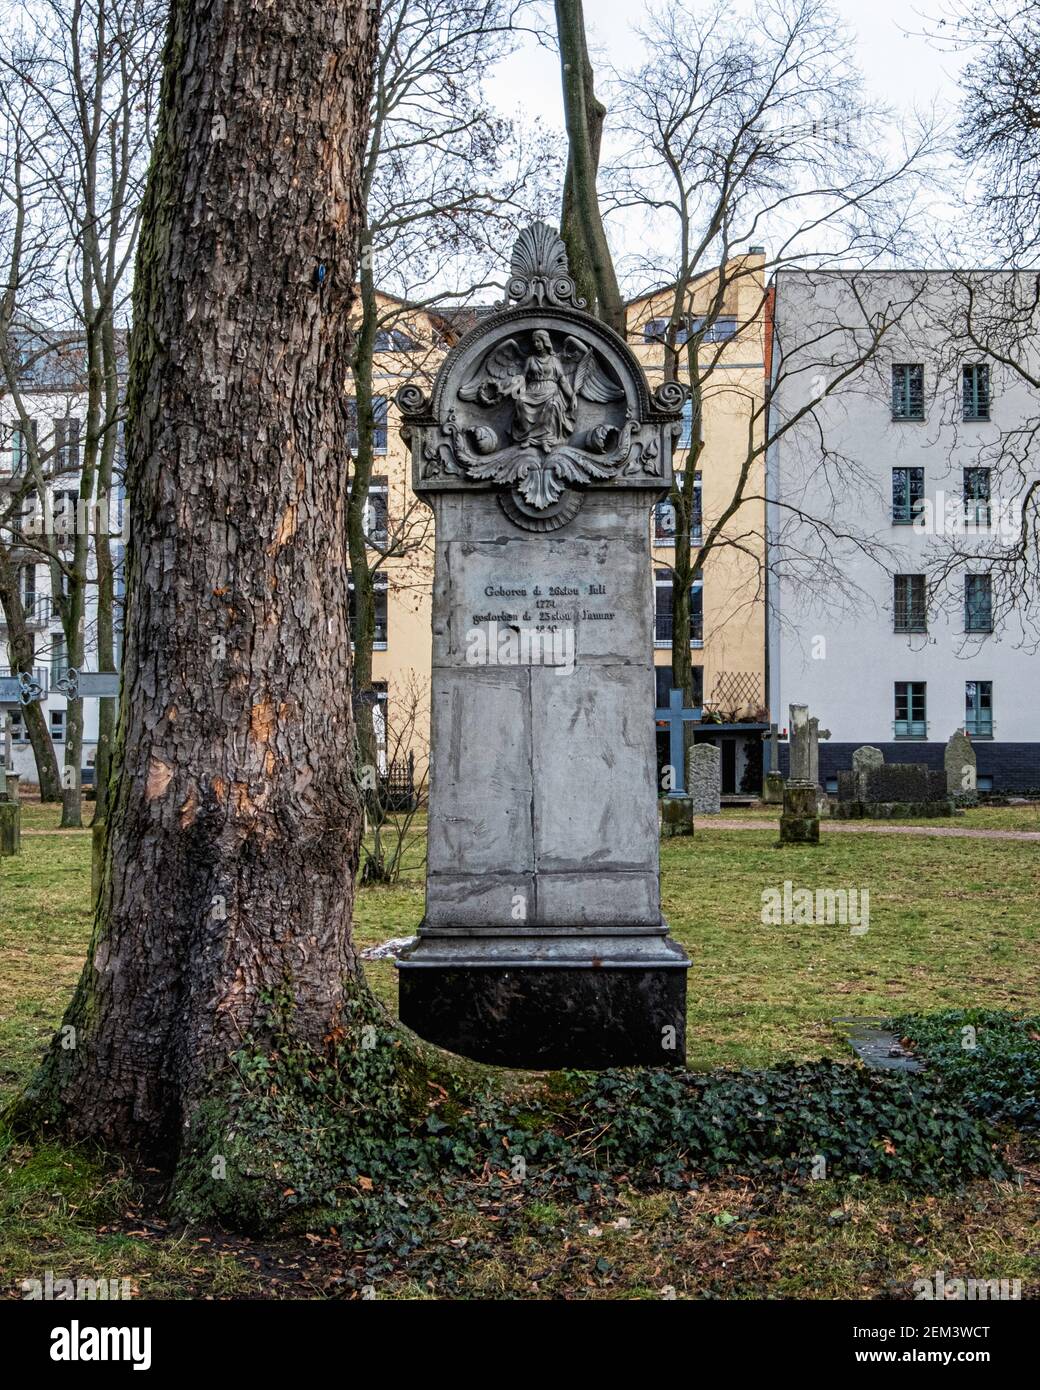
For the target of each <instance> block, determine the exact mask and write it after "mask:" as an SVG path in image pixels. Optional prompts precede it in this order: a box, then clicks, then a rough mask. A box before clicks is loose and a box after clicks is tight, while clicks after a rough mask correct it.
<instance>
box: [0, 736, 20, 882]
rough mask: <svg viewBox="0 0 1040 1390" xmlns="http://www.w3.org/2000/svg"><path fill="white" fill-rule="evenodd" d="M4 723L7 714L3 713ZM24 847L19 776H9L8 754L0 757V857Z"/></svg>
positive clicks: (5, 856) (2, 857) (14, 852)
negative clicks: (19, 798) (19, 799)
mask: <svg viewBox="0 0 1040 1390" xmlns="http://www.w3.org/2000/svg"><path fill="white" fill-rule="evenodd" d="M3 720H4V724H5V725H6V724H7V715H6V713H4V714H3ZM21 849H22V808H21V805H20V804H19V801H18V781H17V778H16V777H14V776H13V775H12V776H10V777H9V776H8V773H7V755H6V753H5V754H4V755H3V756H2V757H0V859H6V858H10V857H11V856H12V855H15V854H20V853H21Z"/></svg>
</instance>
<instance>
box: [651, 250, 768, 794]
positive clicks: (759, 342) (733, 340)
mask: <svg viewBox="0 0 1040 1390" xmlns="http://www.w3.org/2000/svg"><path fill="white" fill-rule="evenodd" d="M764 265H765V256H764V254H762V253H761V252H760V251H758V250H755V249H753V250H752V251H751V252H749V253H748V254H747V255H743V256H739V257H736V258H734V259H732V260H730V261H728V262H727V263H726V265H725V266H723V267H722V269H721V271H720V270H717V269H716V270H713V271H709V272H707V273H706V274H704V275H701V276H699V277H698V278H697V279H696V280H694V281H692V282H691V284H690V285H689V286H688V287H687V289H686V291H685V293H684V295H683V297H682V309H681V313H682V318H683V320H684V322H685V324H686V326H687V327H688V329H689V331H691V332H697V331H698V330H700V331H703V341H702V345H701V348H700V352H699V356H698V362H699V366H698V371H699V375H700V380H701V397H702V411H703V432H702V433H703V447H702V448H701V450H700V452H699V454H697V453H696V451H695V450H693V449H691V447H690V446H691V444H692V443H693V442H694V440H693V438H692V434H693V431H692V418H691V416H692V412H691V411H690V409H689V408H688V410H687V416H686V420H685V422H684V431H683V434H682V435H681V436H680V439H679V440H678V441H677V447H676V450H675V455H674V467H675V470H676V472H677V473H682V472H684V471H685V470H686V469H687V468H688V467H689V466H691V460H694V459H695V461H694V462H692V466H693V467H695V469H696V472H697V474H698V475H699V476H698V479H697V484H696V493H695V496H699V499H700V507H699V516H697V515H695V518H694V523H693V527H692V535H691V546H692V548H693V549H694V551H696V549H697V547H698V546H699V545H700V544H701V542H702V541H703V540H706V539H707V538H708V536H709V535H710V533H711V531H712V529H713V527H714V526H715V525H716V523H717V522H718V521H719V520H720V518H722V517H723V516H725V515H726V513H727V512H729V513H730V515H729V516H728V517H727V519H726V521H725V524H724V525H723V526H722V528H721V530H720V532H719V536H718V539H717V540H716V541H715V542H714V543H713V545H712V546H711V549H710V552H709V553H708V554H707V556H706V557H705V558H704V560H703V564H702V566H701V570H700V575H699V578H698V579H697V581H696V582H695V584H694V590H693V594H692V595H691V598H692V606H693V612H694V617H695V621H694V622H693V623H692V624H691V628H692V639H691V647H692V652H691V660H692V662H693V667H694V675H695V696H694V701H695V704H696V703H698V702H699V703H700V705H701V707H702V708H703V710H704V719H703V722H702V724H701V725H698V726H696V733H695V737H696V739H697V740H698V741H710V742H714V743H718V744H719V746H720V754H721V775H722V791H723V795H724V796H734V797H739V796H741V795H742V794H743V795H752V796H757V795H758V794H759V791H760V789H761V767H762V731H763V728H764V726H766V725H768V723H769V712H768V710H767V707H766V688H767V687H766V536H765V516H766V508H765V452H764V449H763V447H762V446H763V442H764V431H765V387H766V362H765V353H766V345H767V341H768V335H767V322H766V319H767V315H766V306H767V304H768V302H769V300H768V295H767V290H766V285H765V279H764ZM674 302H675V287H674V286H672V285H668V286H664V287H662V288H661V289H660V290H657V291H654V292H652V293H650V294H646V295H643V296H640V297H639V298H637V299H635V300H632V301H631V302H630V303H629V305H628V340H629V344H630V346H631V347H632V349H633V351H634V352H635V354H636V356H637V357H638V358H639V360H640V362H641V364H642V366H643V370H644V371H645V372H646V375H647V378H648V380H649V382H650V386H651V389H653V387H655V386H656V385H658V383H659V382H661V381H662V380H663V379H664V370H665V348H664V342H663V336H664V332H665V329H666V328H667V325H668V322H669V319H670V317H671V315H672V311H673V306H674ZM705 324H706V325H707V326H706V327H703V325H705ZM679 342H680V344H682V342H683V334H682V333H680V335H679ZM684 358H685V347H684V346H681V347H680V362H679V373H678V375H679V380H680V381H681V382H683V383H684V384H687V385H688V384H689V374H688V369H687V366H686V363H685V361H684ZM695 510H696V509H695ZM651 528H652V547H653V562H652V563H653V565H654V577H655V591H656V594H657V607H656V612H655V639H654V664H655V666H656V668H657V672H658V680H657V688H658V705H659V706H660V707H663V706H665V705H666V704H667V703H668V698H667V697H668V690H669V688H670V686H671V683H672V682H671V668H672V653H671V647H672V628H671V579H672V577H671V563H672V556H673V554H674V549H675V546H674V531H675V519H674V512H673V510H672V508H671V506H670V505H669V504H668V503H662V504H660V505H659V506H658V507H657V508H656V509H655V512H654V515H653V517H652V518H651ZM659 745H660V758H661V762H662V765H663V764H664V763H665V762H667V751H666V746H665V738H664V735H661V736H660V737H659Z"/></svg>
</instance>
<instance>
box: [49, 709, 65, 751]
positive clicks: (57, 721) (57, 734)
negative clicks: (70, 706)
mask: <svg viewBox="0 0 1040 1390" xmlns="http://www.w3.org/2000/svg"><path fill="white" fill-rule="evenodd" d="M51 738H52V739H53V740H54V742H55V743H64V742H65V711H64V710H63V709H52V710H51Z"/></svg>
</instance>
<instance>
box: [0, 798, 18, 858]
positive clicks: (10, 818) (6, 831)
mask: <svg viewBox="0 0 1040 1390" xmlns="http://www.w3.org/2000/svg"><path fill="white" fill-rule="evenodd" d="M21 852H22V808H21V806H19V805H18V803H17V802H16V801H0V858H9V857H10V856H12V855H15V854H20V853H21Z"/></svg>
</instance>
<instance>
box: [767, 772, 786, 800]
mask: <svg viewBox="0 0 1040 1390" xmlns="http://www.w3.org/2000/svg"><path fill="white" fill-rule="evenodd" d="M762 800H763V801H764V802H765V803H766V805H767V806H780V805H782V804H783V800H784V776H783V773H782V772H767V773H766V776H765V785H764V786H763V788H762Z"/></svg>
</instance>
